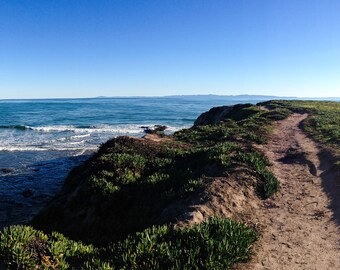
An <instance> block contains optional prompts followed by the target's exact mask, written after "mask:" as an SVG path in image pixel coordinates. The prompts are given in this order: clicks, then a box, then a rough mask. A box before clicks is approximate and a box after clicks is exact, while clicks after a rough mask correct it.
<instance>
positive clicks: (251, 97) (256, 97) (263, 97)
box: [96, 94, 340, 101]
mask: <svg viewBox="0 0 340 270" xmlns="http://www.w3.org/2000/svg"><path fill="white" fill-rule="evenodd" d="M156 97H157V98H184V99H186V98H187V99H228V100H240V101H242V100H270V99H301V100H330V101H340V97H286V96H266V95H213V94H209V95H170V96H131V97H129V96H126V97H124V96H123V97H122V96H112V97H109V96H98V97H96V98H156Z"/></svg>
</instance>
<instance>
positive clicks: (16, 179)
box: [0, 96, 259, 227]
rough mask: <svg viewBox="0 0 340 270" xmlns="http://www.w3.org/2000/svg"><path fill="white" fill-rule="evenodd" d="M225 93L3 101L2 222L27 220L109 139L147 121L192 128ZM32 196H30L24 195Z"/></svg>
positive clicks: (138, 131)
mask: <svg viewBox="0 0 340 270" xmlns="http://www.w3.org/2000/svg"><path fill="white" fill-rule="evenodd" d="M258 101H259V100H235V99H230V98H227V97H225V98H223V97H213V96H212V97H172V98H170V97H168V98H103V99H54V100H53V99H50V100H0V227H2V226H7V225H10V224H15V223H25V222H27V221H28V220H29V219H30V218H31V217H32V216H33V215H34V214H35V213H36V212H37V211H39V209H41V207H42V206H43V205H44V204H46V202H48V201H49V200H50V199H51V198H52V197H53V196H54V195H55V194H56V193H57V192H58V191H59V190H60V188H61V186H62V183H63V180H64V178H65V176H66V175H67V173H68V172H69V171H70V170H71V168H72V167H73V166H75V165H77V164H79V163H80V162H83V161H84V160H86V159H87V158H88V157H89V155H91V153H93V151H95V150H96V149H97V148H98V146H99V145H100V144H101V143H103V142H105V141H107V140H108V139H110V138H112V137H115V136H120V135H130V136H138V137H141V136H143V134H144V129H143V128H141V126H150V127H152V126H153V125H156V124H161V125H166V126H167V127H168V128H167V129H166V132H167V133H172V132H174V131H176V130H178V129H180V128H183V127H189V126H191V125H192V124H193V122H194V120H195V119H196V118H197V117H198V116H199V115H200V114H201V113H202V112H204V111H207V110H209V109H210V108H211V107H214V106H219V105H228V104H235V103H240V102H258ZM24 195H26V196H24Z"/></svg>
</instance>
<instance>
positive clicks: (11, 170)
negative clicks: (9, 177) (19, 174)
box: [1, 168, 14, 173]
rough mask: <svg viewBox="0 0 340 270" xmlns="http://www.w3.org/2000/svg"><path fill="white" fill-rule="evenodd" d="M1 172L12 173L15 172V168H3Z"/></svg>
mask: <svg viewBox="0 0 340 270" xmlns="http://www.w3.org/2000/svg"><path fill="white" fill-rule="evenodd" d="M1 172H2V173H12V172H14V169H11V168H3V169H1Z"/></svg>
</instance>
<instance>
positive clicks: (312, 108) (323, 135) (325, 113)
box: [262, 100, 340, 168]
mask: <svg viewBox="0 0 340 270" xmlns="http://www.w3.org/2000/svg"><path fill="white" fill-rule="evenodd" d="M262 104H263V105H265V106H267V107H269V108H271V109H275V110H291V111H293V112H299V113H309V114H310V116H309V117H308V118H307V119H306V120H305V121H304V123H303V126H302V128H303V129H304V131H305V132H306V133H307V134H309V135H310V136H311V137H312V138H313V139H314V140H315V141H317V142H319V143H320V144H321V145H323V146H324V147H325V148H327V149H328V150H331V152H333V154H334V156H335V159H336V164H337V165H338V167H339V168H340V148H339V145H340V124H339V123H340V102H330V101H329V102H327V101H297V100H296V101H295V100H294V101H286V100H277V101H269V102H264V103H262Z"/></svg>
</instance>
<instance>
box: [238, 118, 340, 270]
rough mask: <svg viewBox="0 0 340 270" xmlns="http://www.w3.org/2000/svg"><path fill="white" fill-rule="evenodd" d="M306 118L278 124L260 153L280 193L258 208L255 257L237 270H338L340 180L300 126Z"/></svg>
mask: <svg viewBox="0 0 340 270" xmlns="http://www.w3.org/2000/svg"><path fill="white" fill-rule="evenodd" d="M306 117H307V115H306V114H304V115H301V114H294V115H292V116H290V117H289V118H288V119H286V120H283V121H280V122H277V123H276V127H275V129H274V132H273V134H272V136H271V139H270V141H269V143H268V144H267V145H265V146H263V147H261V149H262V151H263V152H264V153H265V154H266V155H267V156H268V158H269V159H270V160H271V161H272V162H273V166H272V171H273V172H274V174H275V175H276V176H277V177H278V179H279V180H280V182H281V190H280V192H279V193H278V194H277V195H275V196H274V197H272V198H270V199H268V200H265V201H263V202H262V206H260V208H259V209H257V214H256V216H257V219H258V221H259V222H260V223H262V224H264V226H265V227H264V229H263V237H262V239H261V240H260V242H259V247H258V248H257V256H256V257H255V258H254V259H253V261H252V262H251V263H250V264H248V265H246V267H242V269H271V270H273V269H274V270H275V269H289V270H293V269H306V270H307V269H308V270H311V269H318V270H320V269H340V234H339V224H340V223H339V221H340V220H339V211H340V205H339V200H340V177H339V172H336V171H335V170H334V169H332V167H331V162H330V159H329V158H328V157H327V155H324V154H322V153H321V152H320V150H319V149H318V147H317V145H316V144H315V143H314V142H313V141H312V140H310V139H309V138H307V137H306V136H305V135H304V134H303V132H302V131H301V130H300V128H299V125H300V124H301V121H303V120H304V119H305V118H306Z"/></svg>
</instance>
